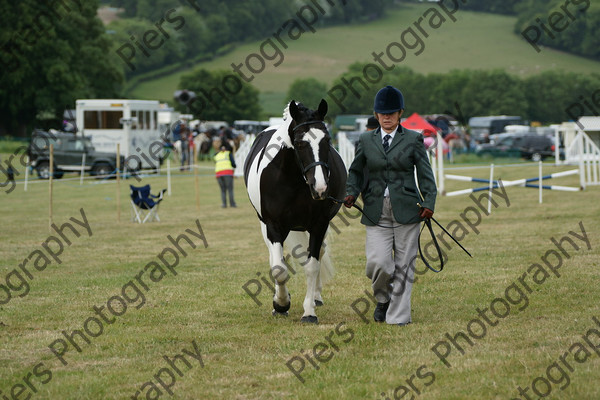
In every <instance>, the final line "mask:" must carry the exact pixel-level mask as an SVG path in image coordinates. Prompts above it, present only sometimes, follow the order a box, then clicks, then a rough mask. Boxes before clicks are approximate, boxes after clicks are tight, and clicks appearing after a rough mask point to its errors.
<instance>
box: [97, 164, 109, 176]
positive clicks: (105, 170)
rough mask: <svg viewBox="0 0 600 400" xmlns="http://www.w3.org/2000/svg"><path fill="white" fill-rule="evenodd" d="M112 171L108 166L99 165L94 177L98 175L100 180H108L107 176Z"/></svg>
mask: <svg viewBox="0 0 600 400" xmlns="http://www.w3.org/2000/svg"><path fill="white" fill-rule="evenodd" d="M112 171H113V169H112V168H111V167H110V165H108V164H98V165H96V166H94V175H96V176H97V178H98V179H104V178H107V177H108V176H107V175H108V174H110V173H111V172H112ZM111 177H112V175H111Z"/></svg>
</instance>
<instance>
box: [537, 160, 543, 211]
mask: <svg viewBox="0 0 600 400" xmlns="http://www.w3.org/2000/svg"><path fill="white" fill-rule="evenodd" d="M538 165H539V167H538V169H539V174H540V179H539V192H540V200H539V201H540V204H542V176H543V175H542V161H541V160H540V161H539V164H538Z"/></svg>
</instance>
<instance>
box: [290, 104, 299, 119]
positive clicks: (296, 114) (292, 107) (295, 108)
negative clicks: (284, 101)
mask: <svg viewBox="0 0 600 400" xmlns="http://www.w3.org/2000/svg"><path fill="white" fill-rule="evenodd" d="M290 115H291V117H292V119H293V120H294V121H297V120H298V119H299V118H300V110H298V105H297V104H296V100H292V101H290Z"/></svg>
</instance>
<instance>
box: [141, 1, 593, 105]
mask: <svg viewBox="0 0 600 400" xmlns="http://www.w3.org/2000/svg"><path fill="white" fill-rule="evenodd" d="M430 7H431V6H430V5H426V4H403V5H400V6H397V7H396V8H394V9H393V10H390V11H389V12H388V15H387V17H386V18H385V19H383V20H378V21H375V22H371V23H368V24H361V25H352V26H340V27H333V28H323V29H318V30H317V32H316V33H310V32H307V33H305V34H303V35H302V36H301V37H300V38H299V39H298V40H296V41H290V40H289V39H288V40H287V41H286V43H288V44H289V48H288V49H285V50H283V52H284V57H285V59H284V61H283V62H282V63H281V64H280V65H279V66H277V67H273V66H272V65H269V64H268V61H267V68H265V70H264V71H263V72H262V73H261V74H259V75H256V78H255V79H254V80H253V81H252V84H254V85H255V86H256V87H257V88H258V89H259V90H260V91H261V103H262V106H263V109H264V110H265V112H266V113H268V114H278V113H280V112H281V107H282V103H283V101H284V98H285V93H286V92H287V89H288V87H289V85H290V84H291V83H292V82H293V81H294V80H295V79H297V78H306V77H315V78H317V79H319V80H321V81H323V82H325V83H327V84H331V82H332V81H333V79H334V78H336V77H337V76H338V75H340V74H341V73H342V72H343V71H345V70H346V68H347V66H348V65H349V64H351V63H353V62H356V61H363V62H366V61H372V60H373V59H372V55H371V53H372V52H381V51H385V49H386V46H387V45H388V44H389V43H390V42H393V41H400V34H401V33H402V32H403V31H404V30H405V29H407V28H408V27H409V26H411V25H412V24H413V23H414V22H415V21H417V20H418V19H419V18H420V17H421V16H422V15H423V13H424V12H425V11H426V10H427V9H428V8H430ZM436 8H437V7H436ZM454 16H455V17H456V19H457V20H456V22H452V21H451V20H450V19H447V20H446V22H444V23H443V24H442V25H441V26H440V27H439V28H438V29H433V28H431V27H430V26H429V24H428V23H427V22H426V21H427V20H428V18H427V19H425V20H424V21H423V23H422V24H421V26H422V27H423V29H425V30H426V32H427V34H428V35H429V37H427V38H424V50H423V52H422V53H421V54H419V55H418V56H415V55H414V53H415V52H416V51H417V50H407V56H406V58H405V60H404V61H403V62H402V63H401V64H402V65H405V66H409V67H411V68H413V69H415V70H417V71H420V72H422V73H429V72H446V71H449V70H451V69H494V68H501V69H504V70H506V71H507V72H510V73H514V74H517V75H520V76H527V75H532V74H536V73H539V72H541V71H545V70H553V69H562V70H566V71H572V72H577V73H583V74H587V73H591V72H597V71H599V70H600V63H599V62H596V61H591V60H588V59H585V58H582V57H578V56H573V55H570V54H567V53H564V52H560V51H556V50H552V49H549V48H544V49H543V51H542V52H541V53H537V52H536V51H535V50H534V49H533V48H532V47H531V46H530V45H529V44H528V43H527V42H525V41H524V40H523V39H522V37H521V36H520V35H516V34H514V33H513V26H514V23H515V21H516V17H507V16H500V15H495V14H483V13H475V12H468V11H462V10H459V11H458V12H456V14H454ZM283 22H284V21H275V22H274V23H273V27H274V29H273V31H274V32H275V31H276V30H277V28H279V27H280V26H281V24H282V23H283ZM415 31H416V32H418V31H417V29H416V28H415ZM420 36H421V37H423V35H420ZM284 37H285V36H284ZM286 39H287V37H286ZM261 42H262V41H259V42H253V43H247V44H244V45H242V46H240V47H238V48H236V49H235V50H234V51H232V52H231V53H229V54H227V55H225V56H222V57H219V58H217V59H214V60H212V61H210V62H205V63H200V64H198V65H197V67H201V68H206V69H231V63H241V62H243V61H244V60H245V58H246V56H247V55H248V54H250V53H254V52H258V50H259V46H260V44H261ZM417 49H418V48H417ZM186 72H188V71H187V70H182V71H178V72H176V73H174V74H171V75H168V76H165V77H162V78H160V79H155V80H152V81H148V82H143V83H141V84H139V85H138V86H137V87H135V88H134V89H133V90H132V91H131V93H129V96H130V97H134V98H142V99H160V100H163V101H171V99H172V95H173V92H174V91H175V90H176V88H177V85H178V83H179V79H180V76H181V75H182V74H184V73H186Z"/></svg>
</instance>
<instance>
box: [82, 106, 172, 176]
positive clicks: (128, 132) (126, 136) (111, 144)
mask: <svg viewBox="0 0 600 400" xmlns="http://www.w3.org/2000/svg"><path fill="white" fill-rule="evenodd" d="M159 111H161V105H160V104H159V102H158V101H155V100H118V99H85V100H77V102H76V123H77V130H78V132H79V133H81V134H82V135H83V136H88V137H91V139H92V145H93V146H94V147H95V149H96V150H97V151H102V152H112V153H114V152H116V150H117V143H119V144H120V152H121V155H122V156H125V166H124V167H126V168H127V169H137V168H138V167H141V168H143V169H147V168H158V167H160V161H161V157H162V155H163V139H162V137H161V131H160V125H159V121H158V112H159ZM140 164H141V165H140Z"/></svg>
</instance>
